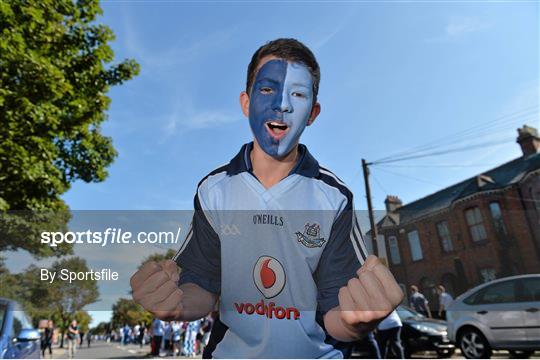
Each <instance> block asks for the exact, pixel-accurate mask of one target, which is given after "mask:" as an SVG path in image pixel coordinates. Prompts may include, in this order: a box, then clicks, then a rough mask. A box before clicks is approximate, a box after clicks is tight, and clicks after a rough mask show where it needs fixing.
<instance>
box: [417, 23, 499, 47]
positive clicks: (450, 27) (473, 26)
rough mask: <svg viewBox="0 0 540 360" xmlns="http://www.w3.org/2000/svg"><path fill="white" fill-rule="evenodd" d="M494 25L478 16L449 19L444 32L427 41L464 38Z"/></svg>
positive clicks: (434, 41) (435, 41)
mask: <svg viewBox="0 0 540 360" xmlns="http://www.w3.org/2000/svg"><path fill="white" fill-rule="evenodd" d="M491 27H493V23H492V22H488V21H485V20H482V19H478V18H472V17H460V18H455V19H452V20H449V21H448V22H447V24H446V26H445V28H444V34H443V35H440V36H436V37H433V38H429V39H426V42H429V43H437V42H445V41H449V40H456V39H460V38H463V37H464V36H466V35H467V34H471V33H475V32H479V31H483V30H487V29H489V28H491Z"/></svg>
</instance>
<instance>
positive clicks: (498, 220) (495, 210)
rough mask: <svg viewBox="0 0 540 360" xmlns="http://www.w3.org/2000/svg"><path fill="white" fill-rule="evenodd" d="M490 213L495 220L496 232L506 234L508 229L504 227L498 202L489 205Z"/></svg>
mask: <svg viewBox="0 0 540 360" xmlns="http://www.w3.org/2000/svg"><path fill="white" fill-rule="evenodd" d="M489 211H490V212H491V219H492V220H493V226H494V227H495V231H497V232H498V233H500V234H506V227H505V226H504V221H503V217H502V211H501V205H500V204H499V203H498V202H497V201H494V202H492V203H490V204H489Z"/></svg>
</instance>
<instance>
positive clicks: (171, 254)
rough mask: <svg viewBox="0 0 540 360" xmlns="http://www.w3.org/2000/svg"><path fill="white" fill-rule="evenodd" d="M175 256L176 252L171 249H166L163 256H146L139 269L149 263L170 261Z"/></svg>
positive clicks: (160, 254) (157, 254)
mask: <svg viewBox="0 0 540 360" xmlns="http://www.w3.org/2000/svg"><path fill="white" fill-rule="evenodd" d="M175 254H176V251H174V250H173V249H168V250H167V252H166V253H165V254H162V253H155V254H151V255H148V256H147V257H146V258H145V259H144V260H143V261H142V263H141V265H139V269H140V268H141V267H142V266H143V265H144V264H146V263H147V262H149V261H156V262H160V261H163V260H170V259H172V258H173V257H174V255H175Z"/></svg>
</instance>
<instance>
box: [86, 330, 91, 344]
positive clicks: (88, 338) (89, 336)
mask: <svg viewBox="0 0 540 360" xmlns="http://www.w3.org/2000/svg"><path fill="white" fill-rule="evenodd" d="M91 342H92V333H91V332H90V330H88V332H87V333H86V343H87V345H88V347H90V343H91Z"/></svg>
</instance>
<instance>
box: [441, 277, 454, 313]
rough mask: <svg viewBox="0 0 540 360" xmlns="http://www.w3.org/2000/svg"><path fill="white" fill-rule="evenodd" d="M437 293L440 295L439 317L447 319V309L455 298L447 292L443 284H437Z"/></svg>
mask: <svg viewBox="0 0 540 360" xmlns="http://www.w3.org/2000/svg"><path fill="white" fill-rule="evenodd" d="M437 294H438V295H439V318H440V319H443V320H446V309H448V306H450V304H451V303H452V301H454V298H453V297H452V295H450V294H449V293H447V292H446V289H445V288H444V286H442V285H439V286H437Z"/></svg>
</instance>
